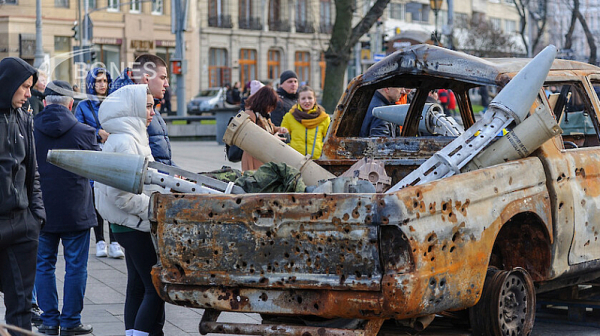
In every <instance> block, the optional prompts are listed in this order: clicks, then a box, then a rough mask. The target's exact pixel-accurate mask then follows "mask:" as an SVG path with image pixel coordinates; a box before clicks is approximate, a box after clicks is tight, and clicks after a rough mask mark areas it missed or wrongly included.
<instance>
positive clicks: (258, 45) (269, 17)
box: [0, 0, 334, 103]
mask: <svg viewBox="0 0 600 336" xmlns="http://www.w3.org/2000/svg"><path fill="white" fill-rule="evenodd" d="M88 1H89V13H90V18H91V20H92V22H93V38H92V39H91V41H90V42H91V43H92V44H93V48H94V50H95V53H94V54H95V60H94V62H93V64H92V66H97V65H105V66H106V67H107V68H108V70H109V71H110V73H111V74H112V76H113V78H114V77H116V76H118V74H119V73H120V72H121V71H122V70H123V69H124V68H125V67H126V66H130V65H131V63H132V62H133V60H134V59H135V57H136V56H137V55H139V54H142V53H147V52H150V53H155V54H157V55H159V56H161V57H163V58H164V59H165V60H166V61H169V60H170V59H171V58H172V56H173V54H174V52H175V35H174V34H172V33H171V0H125V1H128V2H125V1H123V0H88ZM129 1H130V2H129ZM83 7H84V6H83V1H82V0H42V13H43V14H42V20H43V49H44V53H45V55H46V68H47V69H48V70H49V72H50V73H51V76H52V79H62V80H66V81H69V82H70V83H74V84H75V83H77V84H80V85H81V84H83V82H82V78H83V77H85V74H86V73H87V68H85V67H84V66H82V63H78V62H79V61H81V60H80V59H78V57H77V56H76V54H77V52H76V51H77V50H78V48H79V46H80V44H81V42H80V41H77V40H75V39H74V38H73V34H74V31H73V27H74V22H76V21H79V22H81V20H82V17H83V14H84V8H83ZM188 13H189V15H188V25H187V28H188V29H187V31H186V33H185V40H186V48H185V59H186V60H187V71H186V73H185V74H186V97H187V99H188V100H189V99H190V98H191V97H193V96H194V95H196V94H197V93H198V91H199V90H202V89H206V88H208V87H214V86H221V85H224V84H225V83H228V82H231V83H234V82H240V83H246V82H248V81H250V80H253V79H259V80H263V81H276V80H277V79H278V78H279V75H280V73H281V72H282V71H284V70H287V69H293V70H295V71H296V72H297V73H298V76H299V81H300V82H306V83H309V84H311V85H313V86H315V88H316V89H317V90H318V89H320V88H321V86H322V85H323V79H324V75H325V62H324V58H323V52H324V51H325V50H326V48H327V43H328V41H329V33H330V31H331V28H332V25H333V17H332V15H333V13H334V7H333V2H332V1H331V0H293V1H285V0H198V1H197V2H194V1H190V3H189V12H188ZM35 14H36V12H35V0H6V2H5V4H4V5H2V16H1V17H0V57H6V56H18V57H21V58H23V59H25V60H26V61H28V62H30V63H31V64H33V61H34V56H35ZM80 26H81V25H80ZM79 34H80V35H82V34H83V31H82V29H81V31H80V32H79ZM87 67H88V68H89V65H88V66H87ZM171 79H172V80H171V84H172V88H171V89H172V90H171V91H172V93H173V94H175V91H176V90H175V86H176V83H174V81H175V76H171ZM274 84H276V83H274ZM241 87H243V84H242V85H241ZM172 102H173V103H175V102H176V99H175V97H173V99H172Z"/></svg>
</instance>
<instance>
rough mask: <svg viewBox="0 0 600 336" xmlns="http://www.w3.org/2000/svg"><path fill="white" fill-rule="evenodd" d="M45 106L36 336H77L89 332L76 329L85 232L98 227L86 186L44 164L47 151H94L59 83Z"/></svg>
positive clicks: (40, 120)
mask: <svg viewBox="0 0 600 336" xmlns="http://www.w3.org/2000/svg"><path fill="white" fill-rule="evenodd" d="M44 96H45V97H46V98H45V100H44V105H45V106H46V107H45V108H44V109H43V110H42V111H41V112H40V113H39V114H38V115H37V116H35V120H34V126H35V127H34V128H35V131H34V135H35V147H36V150H37V161H38V163H39V171H40V183H41V186H42V192H43V195H42V196H43V200H44V205H45V207H46V225H45V226H44V227H43V228H42V231H41V233H40V238H39V248H38V254H37V273H36V274H37V275H36V279H35V287H36V289H37V293H38V304H39V306H40V308H41V309H42V310H43V311H44V313H43V314H42V325H41V326H39V327H38V331H39V332H40V333H43V334H46V335H58V333H59V329H60V334H61V335H83V334H88V333H91V332H92V326H90V325H84V324H81V311H82V310H83V297H84V294H85V284H86V281H87V263H88V255H89V249H90V228H91V227H94V226H96V225H98V222H97V220H96V211H95V209H94V200H93V198H92V189H91V186H90V183H89V180H88V179H87V178H85V177H83V176H79V175H76V174H73V173H70V172H68V171H66V170H63V169H61V168H58V167H56V166H54V165H52V164H50V163H48V162H47V161H46V155H47V154H48V151H49V150H51V149H79V150H97V151H99V150H100V146H98V143H97V141H96V129H95V128H93V127H91V126H89V125H85V124H82V123H80V122H78V121H77V119H76V118H75V116H74V115H73V113H71V108H72V107H73V91H72V88H71V86H70V85H69V83H67V82H65V81H60V80H57V81H53V82H50V83H49V84H48V86H47V87H46V90H45V91H44ZM60 243H62V245H63V250H64V259H65V264H66V274H65V280H64V288H65V290H64V293H63V307H62V312H61V311H60V310H59V309H58V291H57V289H56V274H55V273H56V272H55V271H56V259H57V257H58V248H59V244H60Z"/></svg>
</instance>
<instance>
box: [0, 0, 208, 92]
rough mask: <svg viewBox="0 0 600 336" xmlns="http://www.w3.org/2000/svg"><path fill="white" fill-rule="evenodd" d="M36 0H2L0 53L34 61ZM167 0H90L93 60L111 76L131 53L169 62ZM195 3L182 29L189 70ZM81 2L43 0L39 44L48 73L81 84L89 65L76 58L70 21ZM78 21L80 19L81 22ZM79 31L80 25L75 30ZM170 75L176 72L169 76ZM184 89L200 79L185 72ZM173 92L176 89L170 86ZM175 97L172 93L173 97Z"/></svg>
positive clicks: (194, 87) (171, 42)
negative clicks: (186, 26) (185, 30)
mask: <svg viewBox="0 0 600 336" xmlns="http://www.w3.org/2000/svg"><path fill="white" fill-rule="evenodd" d="M126 1H127V0H126ZM35 5H36V3H35V0H6V2H5V4H4V5H2V7H1V8H2V16H1V17H0V58H3V57H7V56H17V57H21V58H23V59H25V60H26V61H28V62H30V63H31V64H33V60H34V56H35V40H36V38H35V31H36V28H35V18H36V10H35V8H36V7H35ZM170 6H171V4H170V0H152V1H148V0H131V2H124V1H122V2H120V0H89V12H90V18H91V20H92V22H93V38H92V39H91V41H90V42H91V43H93V48H94V50H95V51H96V52H95V56H96V57H95V60H94V62H93V64H92V66H99V65H104V66H106V67H107V69H108V70H109V71H110V73H111V75H112V76H113V78H115V77H116V76H118V75H119V73H120V72H121V71H122V70H123V69H124V68H125V67H126V66H130V65H131V63H132V62H133V61H134V59H135V57H136V56H138V55H139V54H143V53H148V52H150V53H155V54H157V55H159V56H161V57H162V58H163V59H165V60H166V61H167V62H168V61H169V60H170V58H171V57H172V55H173V53H174V52H175V35H174V34H171V10H170ZM195 8H196V6H195V4H192V3H191V4H190V15H189V18H190V19H189V20H188V22H189V23H188V28H189V30H190V31H189V32H187V33H186V34H185V39H186V56H187V58H188V60H189V61H190V62H189V64H188V73H198V62H197V61H192V60H190V57H191V56H192V55H198V54H199V53H198V44H197V43H196V39H194V38H192V35H193V32H194V31H197V28H196V24H195V22H196V21H195V20H194V19H195V17H196V15H195ZM83 12H84V10H83V2H82V1H75V0H42V22H43V49H44V53H45V55H46V65H45V68H46V69H47V70H48V72H49V73H50V75H51V78H52V79H62V80H66V81H69V82H70V83H73V84H75V83H77V84H80V85H81V84H82V81H81V78H82V77H85V75H86V73H87V69H85V68H84V67H83V66H82V65H81V64H80V63H77V61H78V58H77V56H76V55H77V53H76V52H74V51H76V50H77V49H78V48H79V46H80V43H81V42H80V41H76V40H75V39H74V38H73V34H74V30H73V27H74V22H76V21H78V19H79V18H80V17H82V16H83ZM79 26H81V25H79ZM79 34H80V35H82V34H83V31H80V32H79ZM172 78H174V76H172ZM188 82H189V83H188V85H187V86H186V89H187V90H186V91H187V92H186V95H187V96H188V97H189V96H191V95H192V92H194V93H195V92H197V91H198V89H199V83H198V82H197V81H196V80H194V79H193V76H188ZM172 92H173V93H175V90H174V88H172ZM173 102H175V99H173Z"/></svg>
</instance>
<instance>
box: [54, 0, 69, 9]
mask: <svg viewBox="0 0 600 336" xmlns="http://www.w3.org/2000/svg"><path fill="white" fill-rule="evenodd" d="M54 6H55V7H61V8H69V0H54Z"/></svg>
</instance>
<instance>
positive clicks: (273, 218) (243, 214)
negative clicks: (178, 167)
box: [154, 194, 381, 290]
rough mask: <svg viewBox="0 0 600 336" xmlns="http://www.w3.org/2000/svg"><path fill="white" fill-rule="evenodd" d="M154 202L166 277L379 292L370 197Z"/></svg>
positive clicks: (187, 198) (179, 280)
mask: <svg viewBox="0 0 600 336" xmlns="http://www.w3.org/2000/svg"><path fill="white" fill-rule="evenodd" d="M204 196H206V195H204ZM154 202H156V203H155V204H154V208H155V209H158V211H157V214H156V218H157V220H158V221H159V222H160V223H161V225H160V226H158V230H157V234H158V237H159V242H160V243H159V246H158V249H159V251H158V252H159V256H160V261H161V264H162V266H163V275H164V281H166V282H170V283H188V284H197V285H209V284H210V285H224V286H227V285H248V286H252V287H272V288H281V287H286V288H328V289H347V288H353V289H357V290H378V289H379V286H380V281H381V267H380V264H379V248H378V245H377V235H378V226H376V225H374V224H373V223H372V219H371V218H372V210H371V205H370V204H371V202H372V201H371V196H368V195H365V196H358V195H354V196H353V197H347V195H340V194H336V195H311V194H285V195H281V194H253V195H249V196H246V197H238V196H216V197H214V198H210V200H209V199H206V198H205V197H203V196H198V195H164V196H160V197H158V196H157V197H155V198H154Z"/></svg>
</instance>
